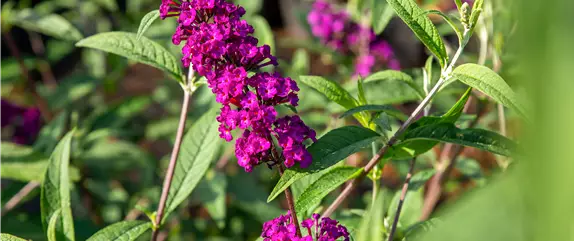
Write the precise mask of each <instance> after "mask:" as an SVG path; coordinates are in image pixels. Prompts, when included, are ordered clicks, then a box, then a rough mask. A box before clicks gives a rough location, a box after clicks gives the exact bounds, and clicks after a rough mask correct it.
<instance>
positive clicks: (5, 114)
mask: <svg viewBox="0 0 574 241" xmlns="http://www.w3.org/2000/svg"><path fill="white" fill-rule="evenodd" d="M0 109H1V110H2V113H1V116H2V120H1V122H2V123H1V125H2V129H4V130H3V131H6V128H10V129H11V134H12V135H11V136H12V141H13V142H15V143H18V144H22V145H24V144H30V143H32V142H33V141H34V140H35V139H36V136H37V135H38V133H39V132H40V129H41V128H42V118H41V115H40V110H38V109H37V108H26V107H22V106H18V105H16V104H14V103H11V102H9V101H7V100H2V105H1V107H0Z"/></svg>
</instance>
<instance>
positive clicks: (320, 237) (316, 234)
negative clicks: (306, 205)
mask: <svg viewBox="0 0 574 241" xmlns="http://www.w3.org/2000/svg"><path fill="white" fill-rule="evenodd" d="M301 227H302V228H304V229H306V230H307V235H304V236H303V237H298V236H297V232H296V227H295V224H293V223H292V222H291V215H290V213H289V212H287V215H281V216H279V217H277V218H275V219H273V220H270V221H267V222H265V223H264V224H263V232H262V233H261V237H263V238H264V239H263V240H264V241H276V240H281V241H336V240H339V241H348V240H349V232H348V231H347V228H346V227H345V226H343V225H341V224H339V222H337V220H333V219H330V218H327V217H324V218H321V216H320V215H319V214H313V215H312V218H309V219H306V220H304V221H303V222H301Z"/></svg>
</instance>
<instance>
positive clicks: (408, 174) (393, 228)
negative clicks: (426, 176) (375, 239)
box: [388, 158, 416, 241]
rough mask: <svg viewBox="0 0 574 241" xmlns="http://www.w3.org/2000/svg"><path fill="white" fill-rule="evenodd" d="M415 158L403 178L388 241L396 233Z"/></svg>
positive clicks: (390, 240)
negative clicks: (403, 181)
mask: <svg viewBox="0 0 574 241" xmlns="http://www.w3.org/2000/svg"><path fill="white" fill-rule="evenodd" d="M415 163H416V158H413V159H412V160H411V163H410V167H409V172H408V173H407V177H406V178H405V183H404V184H403V190H402V191H401V199H399V204H398V205H397V211H396V212H395V218H394V220H393V225H392V226H391V231H390V232H389V239H388V241H392V240H393V237H394V236H395V232H396V231H397V224H398V223H399V217H400V216H401V210H402V209H403V204H404V202H405V197H406V196H407V191H408V190H409V184H410V182H411V177H412V176H413V170H414V169H415Z"/></svg>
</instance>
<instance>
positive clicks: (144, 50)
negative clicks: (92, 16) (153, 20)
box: [76, 32, 184, 82]
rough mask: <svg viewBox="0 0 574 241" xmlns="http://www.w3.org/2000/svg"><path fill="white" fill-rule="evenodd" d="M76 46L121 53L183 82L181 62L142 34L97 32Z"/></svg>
mask: <svg viewBox="0 0 574 241" xmlns="http://www.w3.org/2000/svg"><path fill="white" fill-rule="evenodd" d="M76 46H77V47H86V48H94V49H99V50H102V51H105V52H109V53H113V54H117V55H121V56H123V57H126V58H128V59H131V60H134V61H137V62H141V63H144V64H147V65H150V66H153V67H156V68H158V69H161V70H163V71H165V72H167V73H168V74H169V75H170V76H171V77H173V78H174V79H175V80H177V81H179V82H183V79H184V76H183V75H184V74H183V71H182V69H181V67H180V66H181V62H180V61H179V60H177V58H176V57H175V56H173V55H172V54H171V53H170V52H169V51H168V50H166V49H165V48H164V47H163V46H161V45H160V44H158V43H156V42H154V41H152V40H150V39H148V38H146V37H144V36H141V37H140V39H139V40H138V39H137V35H136V34H135V33H128V32H107V33H99V34H96V35H93V36H90V37H88V38H85V39H82V40H80V41H79V42H78V43H76Z"/></svg>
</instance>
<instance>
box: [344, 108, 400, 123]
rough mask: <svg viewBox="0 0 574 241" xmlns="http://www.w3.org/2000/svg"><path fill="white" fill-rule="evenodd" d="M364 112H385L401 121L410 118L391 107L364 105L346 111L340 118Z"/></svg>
mask: <svg viewBox="0 0 574 241" xmlns="http://www.w3.org/2000/svg"><path fill="white" fill-rule="evenodd" d="M364 111H372V112H385V113H387V114H389V115H390V116H393V117H395V118H397V119H399V120H406V119H407V118H408V116H406V115H405V114H403V113H402V112H401V111H399V110H397V109H395V108H394V107H392V106H390V105H362V106H357V107H355V108H352V109H349V110H347V111H345V113H343V114H342V115H341V116H339V118H345V117H347V116H350V115H354V114H356V113H360V112H364Z"/></svg>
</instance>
